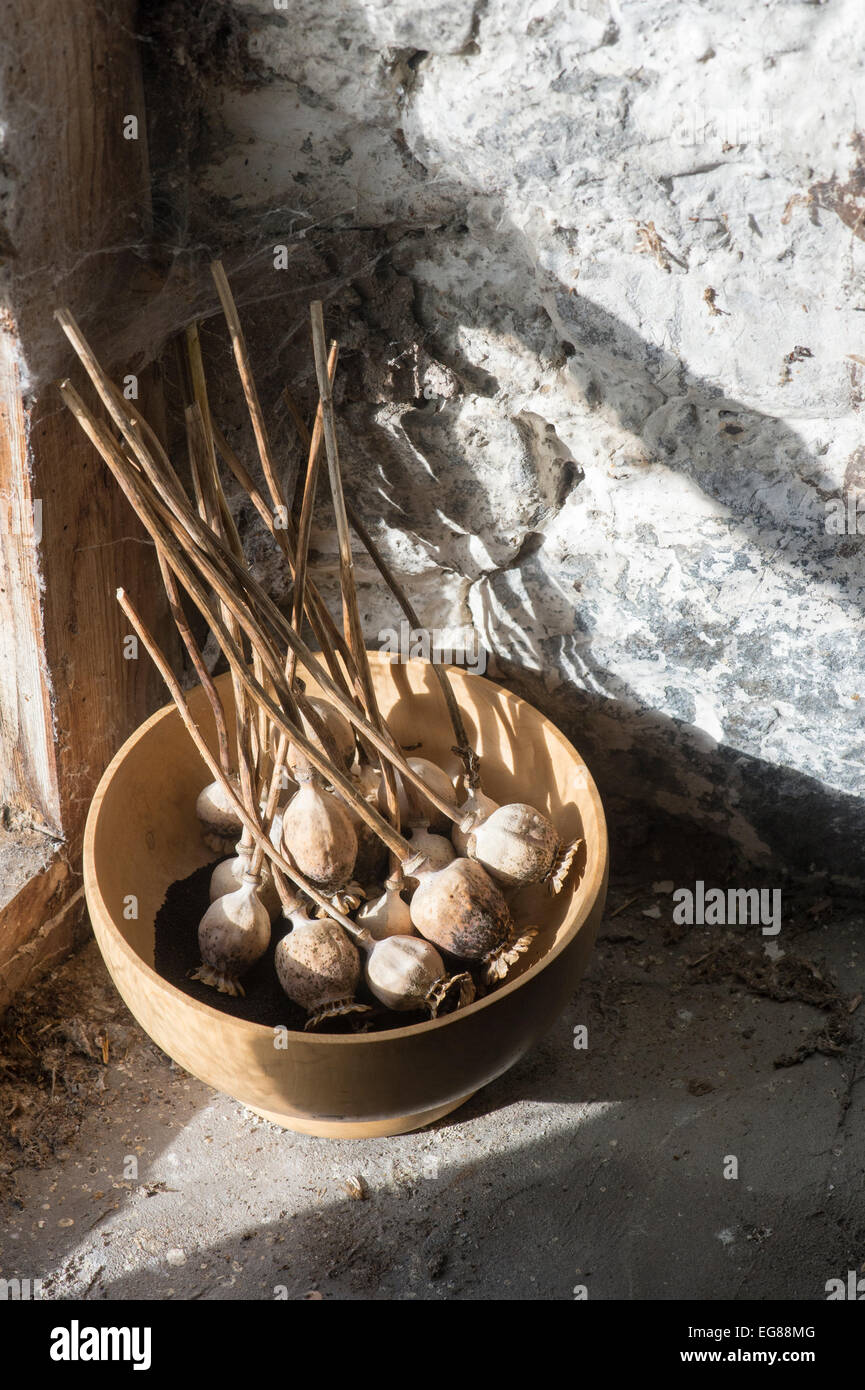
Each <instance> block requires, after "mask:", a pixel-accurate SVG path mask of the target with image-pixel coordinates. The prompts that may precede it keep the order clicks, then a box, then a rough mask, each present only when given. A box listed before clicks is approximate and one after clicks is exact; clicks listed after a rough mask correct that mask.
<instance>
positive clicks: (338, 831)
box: [282, 781, 357, 894]
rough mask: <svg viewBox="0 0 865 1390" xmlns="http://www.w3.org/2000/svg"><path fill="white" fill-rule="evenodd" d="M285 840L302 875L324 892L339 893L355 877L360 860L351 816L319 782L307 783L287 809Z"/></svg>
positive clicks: (283, 839)
mask: <svg viewBox="0 0 865 1390" xmlns="http://www.w3.org/2000/svg"><path fill="white" fill-rule="evenodd" d="M282 841H283V845H284V847H285V850H286V852H287V854H289V855H290V856H291V858H292V859H293V860H294V863H295V864H296V865H297V867H298V869H300V872H301V873H302V874H304V875H305V876H306V877H307V878H308V879H310V880H311V881H312V882H313V883H314V884H315V886H316V888H319V889H320V890H321V892H322V893H326V894H330V893H336V892H338V891H339V889H340V888H344V887H345V885H346V884H347V883H348V881H349V879H350V878H351V876H352V873H353V871H354V864H355V860H356V858H357V836H356V834H355V833H354V826H353V825H352V821H351V817H350V816H349V814H348V811H347V810H346V807H345V805H344V803H343V802H342V801H339V800H338V799H337V798H336V797H335V796H334V795H333V794H332V793H331V792H327V791H325V789H324V787H322V786H321V784H320V783H319V782H318V781H309V782H304V784H303V785H302V786H301V788H300V789H299V791H296V792H295V794H294V796H293V797H292V798H291V801H290V802H289V803H288V805H287V806H286V808H285V810H284V811H283V813H282Z"/></svg>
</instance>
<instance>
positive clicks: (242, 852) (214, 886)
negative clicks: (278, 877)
mask: <svg viewBox="0 0 865 1390" xmlns="http://www.w3.org/2000/svg"><path fill="white" fill-rule="evenodd" d="M251 858H252V855H251V853H250V850H249V847H248V846H247V845H245V844H244V843H243V841H242V840H241V841H238V844H237V846H236V853H235V855H234V857H233V858H231V859H223V861H222V863H221V864H217V866H216V868H215V869H214V870H213V873H212V874H211V875H210V889H209V892H210V901H211V902H212V903H213V902H216V899H217V898H222V897H224V896H225V894H226V893H234V892H235V891H236V890H237V889H238V888H239V887H240V885H241V883H242V882H243V878H244V875H245V874H248V873H249V864H250V860H251ZM259 877H260V882H259V888H258V896H259V897H260V899H261V901H262V903H263V905H264V907H265V908H266V909H267V911H268V913H269V914H270V920H271V922H272V921H273V920H274V919H275V918H276V917H278V916H279V913H280V909H281V906H282V904H281V903H280V901H279V894H278V892H277V891H276V884H275V883H274V881H273V875H272V874H271V872H270V869H269V868H268V867H267V864H266V863H262V865H261V869H260V870H259Z"/></svg>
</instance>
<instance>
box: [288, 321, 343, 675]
mask: <svg viewBox="0 0 865 1390" xmlns="http://www.w3.org/2000/svg"><path fill="white" fill-rule="evenodd" d="M338 356H339V348H338V346H337V344H336V343H331V347H330V356H329V357H328V361H327V377H328V381H331V382H332V381H333V378H334V376H335V374H336V363H337V358H338ZM323 438H324V432H323V427H322V415H321V401H319V403H318V408H317V410H316V412H315V424H314V425H313V430H312V434H311V435H310V434H309V432H308V431H307V438H306V447H307V463H306V476H305V478H304V483H303V500H302V502H301V506H300V518H299V520H298V523H297V541H296V544H295V552H294V553H295V567H294V603H293V606H292V610H291V622H292V626H293V627H294V628H295V630H296V631H298V632H299V631H300V624H301V621H302V618H303V608H304V600H305V595H306V567H307V561H308V559H309V538H310V536H311V534H312V514H313V509H314V507H315V493H316V488H317V487H318V474H319V464H320V462H321V445H322V440H323ZM296 666H297V656H296V654H295V653H294V652H290V653H289V667H288V669H287V670H286V675H287V677H288V680H289V684H291V685H292V686H293V684H294V673H295V668H296Z"/></svg>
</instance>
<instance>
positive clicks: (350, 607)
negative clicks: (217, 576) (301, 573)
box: [310, 299, 399, 830]
mask: <svg viewBox="0 0 865 1390" xmlns="http://www.w3.org/2000/svg"><path fill="white" fill-rule="evenodd" d="M310 318H311V323H312V345H313V351H314V354H315V373H316V376H317V378H318V391H319V396H320V397H321V419H322V429H323V432H324V447H325V450H326V452H327V467H328V474H329V477H330V493H331V499H332V501H333V511H334V516H335V518H336V533H337V539H338V541H339V575H340V587H341V589H342V607H343V626H344V629H345V636H346V638H347V640H348V644H349V646H350V647H351V650H352V655H353V657H354V659H355V662H356V663H357V669H358V673H359V675H360V680H361V686H362V689H363V700H364V705H365V706H366V714H367V718H368V719H369V721H370V723H371V724H372V725H373V727H374V728H375V729H376V731H377V732H378V733H380V734H383V735H384V734H387V735H388V736H389V730H388V729H387V726H386V725H385V722H384V720H383V719H382V717H381V711H380V710H379V707H378V701H377V699H376V695H375V686H374V685H373V680H372V672H371V671H370V669H369V660H368V658H367V653H366V642H365V641H364V636H363V628H362V627H361V622H360V610H359V608H358V604H357V588H356V586H355V582H354V562H353V560H352V554H351V535H350V533H349V529H348V517H347V515H346V510H345V498H344V496H343V491H342V474H341V472H340V467H339V446H338V444H337V439H336V420H335V418H334V411H333V387H332V384H331V379H330V375H329V373H328V361H327V344H326V339H325V335H324V310H323V308H322V304H321V300H320V299H317V300H314V301H313V303H312V304H311V305H310ZM379 763H380V766H381V772H382V778H383V782H384V792H385V801H386V805H387V812H388V819H389V820H390V821H391V823H392V824H393V826H394V828H395V829H397V830H399V798H398V796H397V788H396V777H395V776H394V772H393V768H392V767H391V766H390V764H389V763H388V762H387V761H386V759H385V758H383V757H381V756H379Z"/></svg>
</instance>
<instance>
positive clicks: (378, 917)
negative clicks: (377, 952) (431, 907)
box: [357, 879, 414, 941]
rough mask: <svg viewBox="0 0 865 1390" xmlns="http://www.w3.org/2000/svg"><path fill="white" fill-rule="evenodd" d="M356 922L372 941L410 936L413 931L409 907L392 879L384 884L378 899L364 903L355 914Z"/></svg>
mask: <svg viewBox="0 0 865 1390" xmlns="http://www.w3.org/2000/svg"><path fill="white" fill-rule="evenodd" d="M357 922H358V925H359V926H361V927H364V928H365V929H366V931H368V932H369V934H370V936H371V937H372V938H373V940H374V941H383V940H384V939H385V937H388V936H411V935H412V934H413V931H414V928H413V927H412V924H411V912H410V910H409V905H408V903H407V902H406V901H405V900H404V898H403V897H402V896H401V895H400V886H399V884H398V883H396V882H395V881H394V880H393V879H389V880H388V882H387V883H386V884H385V886H384V892H383V893H382V894H381V896H380V897H377V898H373V899H372V901H371V902H368V903H364V905H363V907H362V908H361V909H360V911H359V912H358V914H357Z"/></svg>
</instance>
